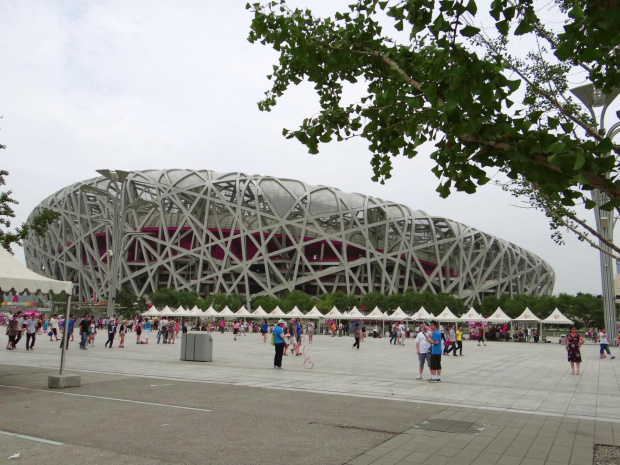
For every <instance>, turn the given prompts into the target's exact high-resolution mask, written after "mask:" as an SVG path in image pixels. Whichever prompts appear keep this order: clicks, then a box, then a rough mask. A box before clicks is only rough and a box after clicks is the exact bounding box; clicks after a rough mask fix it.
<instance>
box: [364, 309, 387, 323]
mask: <svg viewBox="0 0 620 465" xmlns="http://www.w3.org/2000/svg"><path fill="white" fill-rule="evenodd" d="M364 318H365V319H367V320H385V314H384V313H383V312H382V311H381V310H379V307H375V309H374V310H373V311H372V312H370V313H369V314H368V315H366V316H365V317H364Z"/></svg>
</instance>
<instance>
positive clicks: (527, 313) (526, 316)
mask: <svg viewBox="0 0 620 465" xmlns="http://www.w3.org/2000/svg"><path fill="white" fill-rule="evenodd" d="M512 321H540V318H538V317H537V316H536V315H534V314H533V313H532V311H531V310H530V309H529V307H525V310H524V311H523V313H522V314H521V315H519V316H518V317H517V318H513V320H512Z"/></svg>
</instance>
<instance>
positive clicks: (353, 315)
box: [347, 307, 366, 320]
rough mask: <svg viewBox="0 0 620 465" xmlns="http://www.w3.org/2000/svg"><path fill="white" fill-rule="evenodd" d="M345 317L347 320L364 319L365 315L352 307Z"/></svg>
mask: <svg viewBox="0 0 620 465" xmlns="http://www.w3.org/2000/svg"><path fill="white" fill-rule="evenodd" d="M347 319H349V320H364V319H366V315H364V314H363V313H362V312H360V311H359V310H358V309H357V307H353V309H352V310H351V311H350V312H349V313H348V315H347Z"/></svg>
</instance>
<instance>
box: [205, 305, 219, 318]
mask: <svg viewBox="0 0 620 465" xmlns="http://www.w3.org/2000/svg"><path fill="white" fill-rule="evenodd" d="M202 316H205V317H207V318H214V317H217V316H219V314H218V313H217V310H215V309H214V308H213V307H209V308H207V309H206V310H205V311H204V312H202Z"/></svg>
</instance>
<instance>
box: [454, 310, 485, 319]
mask: <svg viewBox="0 0 620 465" xmlns="http://www.w3.org/2000/svg"><path fill="white" fill-rule="evenodd" d="M459 320H461V321H474V322H475V321H486V320H487V319H486V318H485V317H483V316H482V315H481V314H480V313H478V312H477V311H476V309H475V308H474V307H471V308H470V309H469V310H467V311H466V312H465V313H463V314H462V315H461V318H459Z"/></svg>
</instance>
